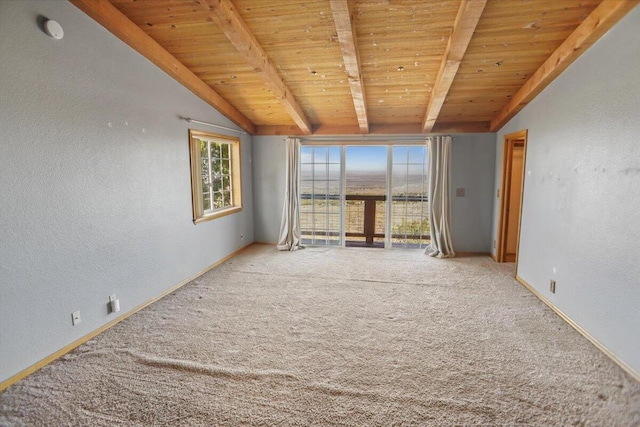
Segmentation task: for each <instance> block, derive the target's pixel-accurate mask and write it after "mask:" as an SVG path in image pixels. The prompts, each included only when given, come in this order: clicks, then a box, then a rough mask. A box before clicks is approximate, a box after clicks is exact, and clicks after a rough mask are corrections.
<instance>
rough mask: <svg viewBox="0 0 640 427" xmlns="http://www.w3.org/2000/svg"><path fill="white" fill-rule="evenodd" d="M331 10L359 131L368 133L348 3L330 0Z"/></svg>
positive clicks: (364, 102) (362, 89) (360, 73)
mask: <svg viewBox="0 0 640 427" xmlns="http://www.w3.org/2000/svg"><path fill="white" fill-rule="evenodd" d="M331 10H332V12H333V21H334V22H335V25H336V31H337V33H338V40H339V41H340V49H342V57H343V60H344V68H345V70H346V72H347V76H348V79H349V86H350V87H351V97H352V98H353V106H354V107H355V110H356V116H357V117H358V126H359V127H360V132H362V133H368V132H369V121H368V119H367V102H366V98H365V95H364V84H363V83H362V69H361V67H360V57H359V55H358V43H357V37H356V31H355V27H354V22H353V20H352V15H351V12H350V11H349V4H348V2H347V0H331Z"/></svg>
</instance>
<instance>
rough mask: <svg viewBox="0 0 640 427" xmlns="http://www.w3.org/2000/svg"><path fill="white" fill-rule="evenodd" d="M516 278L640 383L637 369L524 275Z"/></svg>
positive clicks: (639, 373) (639, 374)
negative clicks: (583, 326) (527, 280)
mask: <svg viewBox="0 0 640 427" xmlns="http://www.w3.org/2000/svg"><path fill="white" fill-rule="evenodd" d="M516 280H517V281H518V282H519V283H520V284H521V285H522V286H524V287H525V288H527V289H528V290H529V291H531V293H532V294H534V295H535V296H536V297H538V299H539V300H540V301H542V302H543V303H545V304H546V305H547V306H549V308H550V309H551V310H553V311H554V312H555V313H556V314H557V315H558V316H560V317H561V318H562V320H564V321H565V322H567V323H568V324H569V325H571V326H572V327H573V329H575V330H576V331H578V332H579V333H580V334H581V335H582V336H583V337H585V338H586V339H588V340H589V341H590V342H591V344H593V345H594V346H596V348H597V349H598V350H600V351H601V352H603V353H604V354H605V355H607V356H608V357H609V359H611V360H612V361H614V362H615V363H616V364H617V365H618V366H620V367H621V368H622V369H623V370H624V371H625V372H627V373H628V374H629V375H631V376H632V377H633V379H635V380H636V381H638V382H639V383H640V372H638V371H636V370H635V369H634V368H632V367H631V366H629V365H628V364H627V363H626V362H625V361H623V360H622V359H620V358H619V357H618V356H616V355H615V354H614V353H613V352H612V351H611V350H609V349H608V348H607V347H606V346H605V345H604V344H602V343H601V342H600V341H598V340H597V339H596V338H594V337H593V336H592V335H591V334H590V333H589V332H587V331H586V330H584V329H583V328H582V327H581V326H580V325H578V324H577V323H576V322H574V321H573V320H572V319H571V318H570V317H569V316H567V315H566V314H565V313H563V312H562V310H560V309H559V308H558V307H556V306H555V305H554V304H553V303H552V302H551V301H549V300H548V299H547V298H545V297H544V296H543V295H542V294H541V293H539V292H538V291H537V290H536V289H534V288H533V287H532V286H531V285H530V284H528V283H527V282H526V280H524V279H523V278H522V277H520V276H518V275H516Z"/></svg>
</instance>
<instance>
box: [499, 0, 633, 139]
mask: <svg viewBox="0 0 640 427" xmlns="http://www.w3.org/2000/svg"><path fill="white" fill-rule="evenodd" d="M638 3H640V0H624V1H608V0H604V1H603V2H602V3H600V5H599V6H598V7H597V8H595V9H594V10H593V12H591V14H590V15H589V16H588V17H587V18H586V19H585V20H584V21H582V23H581V24H580V25H579V26H578V27H577V28H576V29H575V30H574V31H573V33H571V34H570V35H569V37H567V38H566V40H565V41H564V42H563V43H562V44H561V45H560V46H559V47H558V49H556V51H555V52H553V53H552V54H551V56H550V57H549V58H547V60H546V61H545V62H544V63H543V64H542V66H541V67H540V68H538V70H537V71H536V72H535V73H533V74H532V75H531V77H530V78H529V80H527V82H526V83H525V84H524V85H523V86H522V87H521V88H520V89H519V90H518V92H516V94H515V95H514V96H513V97H512V98H511V101H509V103H508V104H507V105H505V106H504V107H503V108H502V109H501V110H500V111H499V112H498V114H497V115H496V116H495V117H494V118H493V120H491V131H492V132H496V131H498V130H500V128H501V127H502V126H504V125H505V124H506V123H507V122H508V121H509V120H511V118H513V116H515V115H516V114H517V113H518V112H519V111H520V110H522V109H523V108H524V106H525V105H527V104H528V103H529V102H530V101H531V100H533V98H535V97H536V96H537V95H538V94H539V93H540V92H542V90H543V89H544V88H545V87H547V86H548V85H549V83H551V82H552V81H553V80H554V79H555V78H556V77H558V76H559V75H560V73H562V72H563V71H564V70H566V69H567V67H568V66H569V65H571V64H572V63H573V62H574V61H575V60H576V59H578V57H580V55H582V54H583V53H584V52H585V51H586V50H587V49H588V48H589V47H590V46H591V45H592V44H593V43H595V42H596V41H597V40H598V39H599V38H600V37H602V36H603V35H604V33H606V32H607V31H608V30H609V29H610V28H611V27H613V26H614V25H615V24H616V23H617V22H618V21H620V19H622V18H623V17H624V16H625V15H626V14H627V13H628V12H629V11H631V10H632V9H633V8H634V7H635V6H636V5H638Z"/></svg>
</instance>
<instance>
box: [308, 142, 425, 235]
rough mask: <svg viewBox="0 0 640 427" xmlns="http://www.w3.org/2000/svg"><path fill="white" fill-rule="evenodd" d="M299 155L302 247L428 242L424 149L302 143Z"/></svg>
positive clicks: (418, 147) (409, 146)
mask: <svg viewBox="0 0 640 427" xmlns="http://www.w3.org/2000/svg"><path fill="white" fill-rule="evenodd" d="M300 154H301V156H300V158H301V160H300V192H301V194H300V225H301V228H302V243H303V244H308V245H344V246H362V247H375V248H384V247H386V248H389V247H403V248H422V247H424V246H426V245H427V244H428V243H429V217H428V200H427V176H428V175H427V155H428V153H427V147H426V145H423V144H421V145H402V146H401V145H375V146H362V145H358V146H355V145H349V146H346V145H345V146H343V145H328V146H318V145H303V146H302V147H301V152H300Z"/></svg>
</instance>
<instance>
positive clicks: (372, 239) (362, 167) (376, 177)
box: [345, 145, 387, 248]
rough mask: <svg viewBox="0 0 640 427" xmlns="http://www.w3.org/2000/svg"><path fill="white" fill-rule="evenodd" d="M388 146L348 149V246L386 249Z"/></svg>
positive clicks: (346, 237)
mask: <svg viewBox="0 0 640 427" xmlns="http://www.w3.org/2000/svg"><path fill="white" fill-rule="evenodd" d="M386 194H387V146H385V145H377V146H348V147H346V149H345V216H346V218H345V244H346V246H366V247H379V248H383V247H384V242H385V228H386V227H385V218H386V204H385V200H386Z"/></svg>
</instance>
